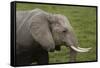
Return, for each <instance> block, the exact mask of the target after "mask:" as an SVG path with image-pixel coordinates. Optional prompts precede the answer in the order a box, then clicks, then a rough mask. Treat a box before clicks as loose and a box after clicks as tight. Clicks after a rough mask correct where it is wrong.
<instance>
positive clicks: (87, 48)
mask: <svg viewBox="0 0 100 68" xmlns="http://www.w3.org/2000/svg"><path fill="white" fill-rule="evenodd" d="M77 48H78V49H80V50H90V49H92V48H91V47H90V48H81V47H77Z"/></svg>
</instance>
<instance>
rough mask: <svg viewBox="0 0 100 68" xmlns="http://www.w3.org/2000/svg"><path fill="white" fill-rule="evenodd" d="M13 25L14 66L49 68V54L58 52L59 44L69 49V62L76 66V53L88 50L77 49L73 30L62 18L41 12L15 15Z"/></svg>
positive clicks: (38, 10) (34, 11) (23, 12)
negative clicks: (34, 65)
mask: <svg viewBox="0 0 100 68" xmlns="http://www.w3.org/2000/svg"><path fill="white" fill-rule="evenodd" d="M16 24H17V25H16V28H17V29H16V56H17V57H16V58H17V59H16V65H29V64H32V62H34V61H35V62H37V63H38V64H48V62H49V56H48V52H49V51H51V52H53V51H55V50H60V47H61V45H62V44H64V46H66V47H69V48H70V58H69V62H75V60H76V55H77V52H88V51H89V50H90V49H91V48H80V47H79V46H78V41H77V38H76V37H75V33H74V31H73V28H72V26H71V24H70V23H69V21H68V19H67V17H65V16H64V15H61V14H52V13H48V12H46V11H43V10H41V9H34V10H31V11H17V12H16ZM66 59H67V58H66Z"/></svg>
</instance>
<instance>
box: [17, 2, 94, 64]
mask: <svg viewBox="0 0 100 68" xmlns="http://www.w3.org/2000/svg"><path fill="white" fill-rule="evenodd" d="M35 8H40V9H43V10H45V11H47V12H50V13H59V14H63V15H65V16H66V17H68V19H69V21H70V23H71V25H72V26H73V28H74V30H75V33H76V36H77V38H78V40H79V44H80V47H92V49H91V51H89V52H87V53H78V56H77V61H95V60H96V8H95V7H79V6H77V7H76V6H59V5H42V4H25V3H24V4H21V3H17V10H32V9H35ZM68 51H69V50H68V48H65V47H61V51H59V52H57V51H56V52H50V53H49V57H50V58H49V59H50V60H49V63H61V62H68V57H69V56H68Z"/></svg>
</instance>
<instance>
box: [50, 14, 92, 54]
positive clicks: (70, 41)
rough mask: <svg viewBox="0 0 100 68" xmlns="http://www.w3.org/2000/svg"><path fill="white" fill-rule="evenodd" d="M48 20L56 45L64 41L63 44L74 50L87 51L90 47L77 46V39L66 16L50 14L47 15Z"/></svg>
mask: <svg viewBox="0 0 100 68" xmlns="http://www.w3.org/2000/svg"><path fill="white" fill-rule="evenodd" d="M48 20H49V23H50V29H51V32H52V36H53V39H54V41H55V44H56V46H57V45H61V44H63V43H65V46H68V47H70V48H71V49H73V50H74V51H76V52H87V51H89V50H90V49H91V48H81V47H79V46H78V45H79V44H78V40H77V38H76V36H75V33H74V30H73V28H72V26H71V24H70V23H69V20H68V18H67V17H65V16H64V15H61V14H52V15H49V18H48Z"/></svg>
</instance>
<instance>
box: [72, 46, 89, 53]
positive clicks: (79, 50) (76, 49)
mask: <svg viewBox="0 0 100 68" xmlns="http://www.w3.org/2000/svg"><path fill="white" fill-rule="evenodd" d="M71 48H72V49H73V50H74V51H77V52H88V51H89V50H88V49H87V50H82V49H78V48H76V47H75V46H71Z"/></svg>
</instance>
